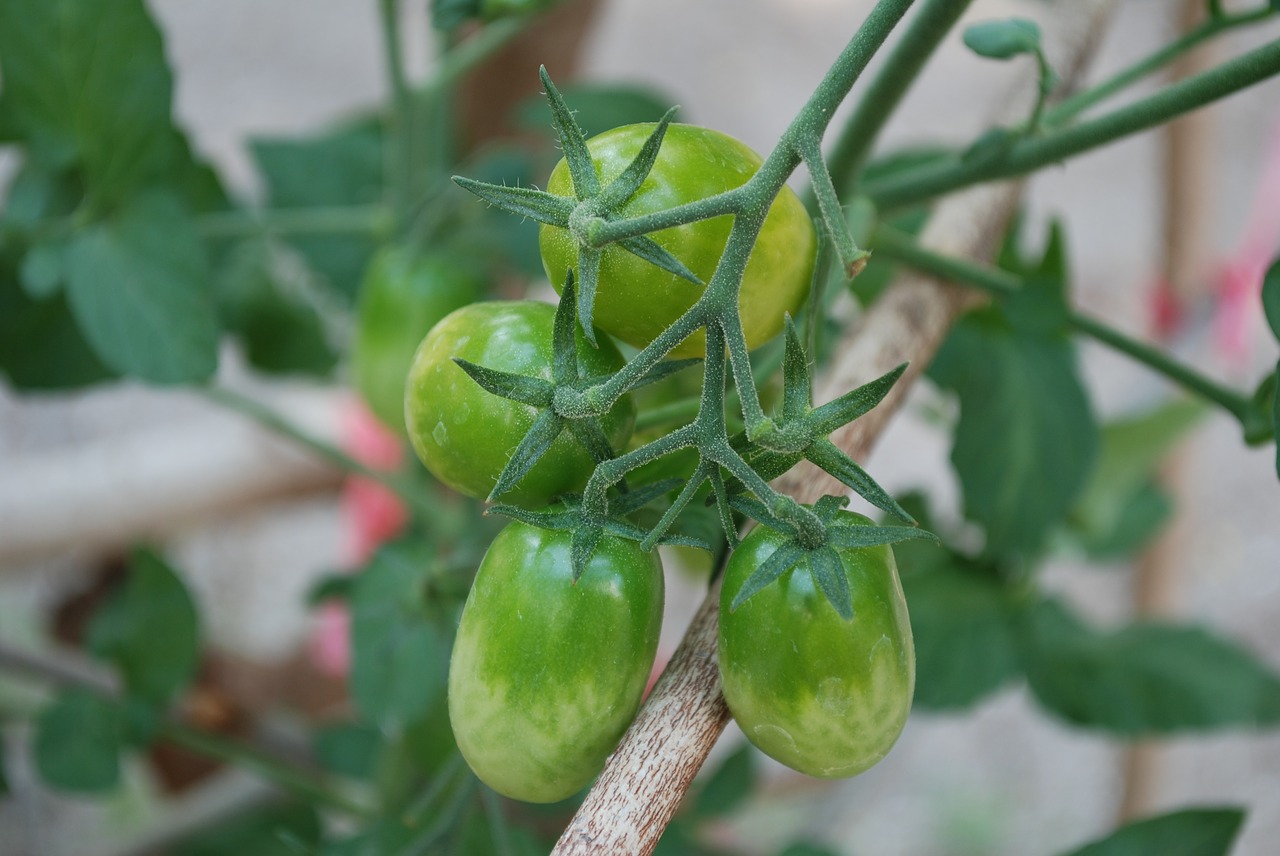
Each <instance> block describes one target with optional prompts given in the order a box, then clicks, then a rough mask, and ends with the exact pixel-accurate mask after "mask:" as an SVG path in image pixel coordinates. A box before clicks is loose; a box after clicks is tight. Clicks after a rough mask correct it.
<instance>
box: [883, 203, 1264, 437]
mask: <svg viewBox="0 0 1280 856" xmlns="http://www.w3.org/2000/svg"><path fill="white" fill-rule="evenodd" d="M874 246H875V250H876V252H877V253H882V254H883V257H885V258H890V259H894V260H895V261H898V262H901V263H902V264H905V265H907V266H908V267H912V268H915V269H916V270H919V271H921V272H923V273H927V274H929V275H931V276H936V277H938V278H939V279H944V280H947V281H949V282H955V283H958V284H961V285H966V286H970V287H972V288H978V289H981V290H983V291H986V292H989V293H991V294H994V295H997V296H1007V295H1009V294H1013V293H1016V292H1019V291H1021V290H1022V288H1023V281H1022V279H1021V278H1020V277H1018V276H1016V275H1015V274H1012V273H1009V272H1008V271H1005V270H1001V269H999V268H994V267H990V266H987V265H980V264H976V263H974V262H970V261H966V260H964V259H957V258H953V257H949V256H943V255H939V254H937V253H934V252H931V251H929V250H927V249H925V248H924V247H921V246H920V245H919V244H918V243H916V242H915V241H914V240H912V239H911V238H910V237H908V236H906V235H904V234H903V233H901V232H898V231H897V230H894V229H887V228H881V229H880V230H879V231H877V233H876V239H875V243H874ZM1067 323H1068V325H1069V326H1070V327H1071V328H1072V329H1073V330H1076V331H1077V332H1080V333H1084V334H1085V335H1087V336H1089V337H1091V338H1093V339H1095V340H1097V341H1098V342H1101V343H1102V344H1104V345H1107V346H1108V347H1110V348H1112V349H1114V350H1116V351H1119V352H1120V353H1122V354H1125V355H1127V356H1129V357H1132V358H1133V359H1134V360H1136V361H1138V362H1140V363H1142V364H1143V365H1145V366H1146V367H1148V368H1149V369H1151V370H1153V371H1155V372H1157V373H1158V374H1161V375H1163V376H1164V377H1166V378H1168V379H1169V380H1171V381H1173V382H1174V383H1176V384H1178V385H1179V386H1181V387H1183V388H1184V389H1186V390H1188V391H1189V392H1192V393H1194V394H1196V395H1199V396H1200V397H1202V398H1204V399H1206V400H1207V401H1210V402H1212V403H1214V404H1217V405H1218V406H1220V407H1222V408H1223V409H1224V410H1226V411H1227V412H1228V413H1230V414H1231V415H1232V416H1234V417H1236V418H1237V419H1239V420H1240V421H1241V422H1244V421H1245V419H1246V418H1247V417H1248V415H1249V413H1250V412H1251V409H1252V405H1251V403H1250V401H1249V399H1248V398H1247V397H1246V396H1244V395H1241V394H1240V393H1238V392H1236V391H1235V390H1233V389H1231V388H1230V387H1226V386H1223V385H1222V384H1219V383H1217V382H1216V381H1214V380H1212V379H1210V378H1208V377H1206V376H1205V375H1203V374H1201V373H1200V372H1198V371H1196V370H1195V369H1193V368H1191V367H1189V366H1186V365H1183V364H1182V363H1179V362H1178V361H1177V360H1174V359H1173V358H1172V357H1170V356H1168V355H1167V354H1166V353H1164V352H1163V351H1161V350H1160V349H1158V348H1153V347H1152V346H1150V345H1147V344H1145V343H1143V342H1140V341H1138V340H1136V339H1133V338H1131V337H1129V336H1126V335H1125V334H1123V333H1121V332H1120V331H1118V330H1116V329H1114V328H1112V327H1109V326H1108V325H1106V324H1104V323H1102V322H1101V321H1098V320H1096V319H1094V318H1090V317H1088V316H1087V315H1082V314H1080V313H1078V312H1068V314H1067Z"/></svg>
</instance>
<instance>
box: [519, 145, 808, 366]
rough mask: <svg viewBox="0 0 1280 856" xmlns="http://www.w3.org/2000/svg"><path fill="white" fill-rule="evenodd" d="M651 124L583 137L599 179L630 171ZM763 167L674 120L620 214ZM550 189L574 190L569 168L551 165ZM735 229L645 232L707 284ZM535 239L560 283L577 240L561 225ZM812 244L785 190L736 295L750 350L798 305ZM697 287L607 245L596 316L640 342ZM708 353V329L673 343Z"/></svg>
mask: <svg viewBox="0 0 1280 856" xmlns="http://www.w3.org/2000/svg"><path fill="white" fill-rule="evenodd" d="M653 128H654V126H653V125H652V124H638V125H624V126H623V127H621V128H614V129H613V130H612V131H606V132H605V133H603V134H600V135H599V136H597V137H593V138H592V139H590V140H589V141H587V149H588V150H589V151H590V152H591V158H592V161H593V162H594V164H595V167H596V172H597V173H598V174H599V175H600V178H601V180H602V181H603V182H606V183H607V182H609V181H612V180H613V179H614V178H616V177H617V176H618V175H620V174H621V173H622V171H623V170H624V169H626V167H627V165H628V164H629V163H631V160H632V159H633V158H634V157H635V156H636V154H638V153H639V151H640V148H641V146H643V145H644V142H645V140H646V139H648V137H649V134H650V133H651V132H652V131H653ZM761 163H762V161H761V159H760V156H759V155H757V154H756V153H755V152H753V151H752V150H751V149H750V148H748V147H747V146H746V145H744V144H743V143H740V142H738V141H737V140H735V139H734V138H733V137H730V136H728V135H726V134H722V133H720V132H719V131H713V130H710V129H708V128H699V127H697V126H695V125H671V126H670V127H669V128H668V129H667V135H666V137H665V138H664V139H663V142H662V147H661V149H659V151H658V159H657V161H656V162H655V163H654V165H653V170H652V171H651V172H650V173H649V176H648V178H646V179H645V180H644V183H643V184H642V185H641V186H640V189H639V190H638V191H636V193H635V195H634V196H632V198H631V199H630V200H629V201H628V202H627V203H626V205H624V206H623V207H622V210H621V212H620V214H621V216H624V217H634V216H637V215H640V214H649V213H652V212H654V211H661V210H663V209H666V208H673V207H675V206H677V205H683V204H685V203H688V202H695V201H697V200H699V199H705V198H706V197H708V196H714V195H716V194H718V193H723V192H724V191H726V190H732V189H734V188H735V187H739V186H741V185H743V184H745V183H746V182H747V180H748V179H750V178H751V176H753V175H755V173H756V171H757V170H759V169H760V164H761ZM547 192H549V193H554V194H557V195H559V196H570V197H571V196H573V185H572V181H571V179H570V177H569V167H568V165H567V164H566V163H565V162H564V161H563V160H561V161H560V163H559V164H557V165H556V167H555V169H554V170H552V172H551V177H550V179H548V181H547ZM732 226H733V218H732V216H729V215H725V216H723V217H716V218H713V219H710V220H702V221H699V222H697V223H688V224H685V225H683V226H676V227H674V228H671V229H663V230H662V231H659V232H654V233H653V234H651V235H650V236H649V237H651V238H652V239H653V240H655V241H657V242H658V243H659V244H661V245H662V246H663V247H664V248H665V249H666V250H668V251H669V252H670V253H672V254H673V255H674V256H675V257H676V258H678V259H680V261H682V262H683V263H684V264H685V266H686V267H688V268H689V270H691V271H693V272H694V273H695V274H697V275H698V277H699V278H700V279H701V280H702V281H703V282H707V281H708V280H710V278H711V274H712V273H714V272H715V269H716V265H717V264H719V262H720V254H721V253H722V252H724V247H725V244H726V243H727V242H728V240H729V230H730V228H731V227H732ZM539 244H540V246H541V249H542V264H543V267H544V268H545V269H546V272H547V276H548V277H549V278H550V279H551V283H552V285H554V286H555V287H556V288H557V289H559V288H560V287H561V286H562V284H563V283H564V279H565V272H566V271H567V270H568V269H569V268H574V269H575V271H576V269H577V259H578V248H577V244H576V243H575V242H574V240H573V237H572V236H571V235H570V234H569V232H568V231H567V230H565V229H561V228H558V227H555V226H545V225H544V226H543V227H542V228H541V230H540V231H539ZM817 246H818V243H817V235H816V234H815V232H814V229H813V222H812V220H810V218H809V214H808V212H807V211H805V208H804V204H803V203H801V202H800V199H799V197H797V196H796V195H795V193H793V192H792V191H791V190H790V189H789V188H785V187H784V188H783V190H782V192H781V193H780V194H778V198H777V199H775V200H774V202H773V206H772V207H771V208H770V209H769V214H768V217H766V219H765V221H764V227H763V228H762V229H761V230H760V236H759V240H758V241H757V243H756V245H755V249H753V250H752V252H751V257H750V260H749V261H748V263H747V269H746V274H745V276H744V277H743V280H742V290H741V291H740V292H739V300H738V305H739V308H740V309H741V312H742V328H743V332H744V333H745V334H746V338H747V347H749V348H754V347H756V346H757V345H760V344H763V343H764V342H767V341H768V340H769V339H772V338H773V337H774V336H776V335H777V334H778V333H779V332H780V331H781V330H782V325H783V315H784V313H787V312H790V313H792V314H793V315H794V314H795V313H796V311H797V310H799V308H800V305H801V304H802V303H803V302H804V298H805V295H806V294H808V292H809V280H810V278H811V277H812V276H813V265H814V258H815V255H816V252H817ZM702 290H703V289H702V288H701V287H699V286H696V285H694V284H693V283H690V282H688V281H686V280H684V279H681V278H680V277H677V276H675V275H674V274H671V273H667V272H666V271H664V270H662V269H661V268H659V267H656V266H654V265H652V264H650V263H649V262H646V261H643V260H642V259H640V258H639V257H637V256H635V255H632V254H631V253H629V252H627V251H626V250H624V249H622V248H621V247H619V246H617V245H610V246H607V247H605V248H604V251H603V253H602V254H601V260H600V281H599V285H598V286H597V290H596V302H595V307H594V320H595V323H596V325H597V326H598V327H600V329H602V330H604V331H606V332H608V333H610V334H612V335H614V336H617V337H618V338H619V339H621V340H622V341H624V342H627V343H628V344H630V345H634V346H635V347H637V348H643V347H644V346H645V345H647V344H649V342H651V341H653V339H654V337H655V336H657V335H658V334H659V333H661V332H662V331H663V330H664V329H666V328H667V327H668V326H670V324H671V322H673V321H675V320H676V318H678V317H679V316H680V315H681V314H682V313H684V311H685V310H686V309H688V308H689V307H690V306H692V305H693V304H694V302H695V301H696V300H697V299H698V297H700V296H701V294H702ZM705 350H706V339H705V335H704V334H703V333H702V332H701V331H699V332H698V333H695V334H694V335H693V336H690V337H689V338H688V339H687V340H685V341H684V342H683V343H682V344H680V345H679V346H677V347H676V349H675V350H674V351H672V356H673V357H700V356H702V355H703V353H705Z"/></svg>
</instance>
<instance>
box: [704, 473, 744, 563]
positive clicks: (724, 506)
mask: <svg viewBox="0 0 1280 856" xmlns="http://www.w3.org/2000/svg"><path fill="white" fill-rule="evenodd" d="M710 478H711V493H712V495H713V496H714V497H715V498H716V510H717V511H718V512H720V528H721V529H723V530H724V537H725V540H726V541H728V542H729V548H730V549H731V550H736V549H737V547H738V527H737V525H736V524H735V523H734V520H733V508H732V507H731V506H730V505H729V490H728V488H726V487H725V483H724V476H722V475H721V474H720V468H719V467H715V468H714V469H712V471H711V476H710Z"/></svg>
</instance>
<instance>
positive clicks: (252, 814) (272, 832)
mask: <svg viewBox="0 0 1280 856" xmlns="http://www.w3.org/2000/svg"><path fill="white" fill-rule="evenodd" d="M320 838H321V825H320V816H319V815H318V814H317V813H316V810H315V808H314V807H313V806H309V805H303V804H300V803H284V804H279V805H269V806H264V807H263V808H257V809H253V810H251V811H248V812H245V813H244V814H240V815H237V816H235V817H231V818H226V819H221V820H219V821H218V823H217V824H214V825H211V826H208V827H206V828H204V829H201V830H200V831H199V832H198V833H196V834H194V835H192V836H191V837H189V838H188V839H186V840H185V841H181V842H179V843H178V844H176V845H173V846H172V847H171V848H170V849H168V850H166V851H165V852H167V853H170V854H171V856H297V854H298V852H299V851H298V849H297V847H296V846H294V844H291V843H289V842H297V843H300V844H302V845H304V846H305V847H306V848H307V849H306V850H304V851H303V852H307V853H314V852H315V849H316V848H317V847H318V846H319V845H320Z"/></svg>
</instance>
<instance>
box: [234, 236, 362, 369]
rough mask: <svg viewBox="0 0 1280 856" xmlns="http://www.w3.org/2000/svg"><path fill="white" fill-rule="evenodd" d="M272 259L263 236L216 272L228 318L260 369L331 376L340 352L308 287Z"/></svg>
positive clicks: (241, 250) (236, 249)
mask: <svg viewBox="0 0 1280 856" xmlns="http://www.w3.org/2000/svg"><path fill="white" fill-rule="evenodd" d="M273 261H274V259H273V256H272V254H271V252H270V251H269V249H268V247H267V245H265V244H264V243H262V242H259V241H251V242H246V243H245V244H242V245H241V246H239V247H237V248H235V249H234V250H233V251H232V252H231V253H230V257H229V260H228V261H227V263H226V265H225V267H224V268H223V269H222V270H221V271H220V272H219V275H218V277H217V293H218V304H219V310H220V313H221V315H222V319H223V323H224V324H225V326H226V328H227V330H229V331H230V332H232V333H235V334H236V336H237V337H238V338H239V340H240V344H241V345H242V347H243V348H244V353H245V357H246V359H248V361H249V365H251V366H253V367H254V368H256V369H258V370H259V371H261V372H264V373H267V374H277V375H293V374H302V375H309V376H313V377H328V376H329V375H330V374H331V373H332V371H333V368H334V366H336V365H337V363H338V353H337V351H336V349H335V348H334V346H333V345H332V343H331V342H330V336H329V331H328V330H327V329H326V326H325V321H324V319H323V318H322V317H321V314H320V311H319V309H318V308H317V306H316V305H315V301H314V300H313V299H311V296H310V295H309V294H308V293H307V291H306V290H305V287H304V286H303V285H302V284H301V283H295V282H292V281H291V280H289V279H288V278H286V276H285V275H284V272H282V271H278V270H277V268H276V266H275V265H274V264H273Z"/></svg>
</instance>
